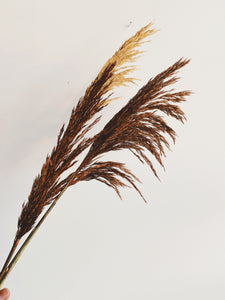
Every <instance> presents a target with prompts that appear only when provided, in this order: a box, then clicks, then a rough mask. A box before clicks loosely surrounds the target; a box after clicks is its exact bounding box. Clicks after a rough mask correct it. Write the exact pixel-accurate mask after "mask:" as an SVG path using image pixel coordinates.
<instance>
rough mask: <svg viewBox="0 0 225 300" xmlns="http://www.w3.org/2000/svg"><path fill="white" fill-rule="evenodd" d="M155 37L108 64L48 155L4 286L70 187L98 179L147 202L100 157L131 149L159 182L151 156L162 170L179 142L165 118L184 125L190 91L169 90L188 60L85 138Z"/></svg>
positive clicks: (130, 44)
mask: <svg viewBox="0 0 225 300" xmlns="http://www.w3.org/2000/svg"><path fill="white" fill-rule="evenodd" d="M153 32H154V29H152V24H151V23H150V24H148V25H147V26H145V27H143V28H142V29H140V30H139V31H138V32H137V33H136V34H135V35H134V36H133V37H131V38H130V39H128V40H127V41H126V42H125V43H124V44H123V45H122V46H121V47H120V48H119V50H118V51H117V52H116V53H115V54H114V55H113V56H112V57H111V58H110V59H109V60H108V61H107V62H106V63H105V65H104V66H103V68H102V69H101V70H100V72H99V74H98V75H97V77H96V78H95V79H94V81H93V82H92V83H91V85H90V86H89V87H88V88H87V90H86V92H85V94H84V96H83V97H82V98H81V99H80V100H79V101H78V103H77V105H76V107H75V108H73V110H72V113H71V116H70V120H69V122H68V125H67V127H66V128H65V126H64V125H63V126H62V128H61V130H60V133H59V135H58V139H57V144H56V146H55V147H54V148H53V149H52V152H51V154H50V155H48V156H47V158H46V161H45V163H44V164H43V166H42V169H41V172H40V174H39V175H38V176H37V177H36V178H35V180H34V182H33V186H32V189H31V192H30V194H29V197H28V201H27V202H26V203H24V204H23V205H22V212H21V215H20V217H19V220H18V227H17V232H16V236H15V240H14V243H13V246H12V248H11V251H10V252H9V255H8V257H7V259H6V262H5V264H4V266H3V268H2V271H1V273H0V285H1V284H2V282H3V281H4V279H5V278H6V276H7V275H8V273H9V272H10V270H11V269H12V268H13V266H14V265H15V263H16V261H17V260H18V258H19V256H20V255H21V253H22V251H23V250H24V248H25V247H26V246H27V244H28V243H29V241H30V239H31V238H32V236H33V235H34V234H35V232H36V231H37V229H38V228H39V226H40V225H41V224H42V222H43V220H44V219H45V218H46V217H47V215H48V214H49V212H50V211H51V209H52V208H53V207H54V205H55V204H56V202H57V201H58V199H59V198H60V197H61V196H62V194H63V192H64V191H65V190H66V189H67V188H68V187H69V186H72V185H74V184H76V183H77V182H79V181H89V180H92V179H96V180H98V181H100V182H102V183H104V184H106V185H107V186H109V187H111V188H113V189H114V190H115V191H116V193H117V194H118V195H119V197H121V195H120V190H119V189H120V188H121V187H127V186H129V187H130V186H131V187H133V188H134V189H136V191H137V192H138V193H139V194H140V196H141V197H142V198H143V199H144V197H143V195H142V193H141V191H140V190H139V188H138V186H137V185H136V183H137V182H140V180H139V179H138V178H137V177H136V176H135V175H134V174H133V173H132V172H131V171H130V170H129V169H128V168H127V167H126V166H125V164H123V163H119V162H115V161H106V162H104V161H101V156H102V155H104V154H106V153H108V152H109V151H117V150H123V149H128V150H129V151H131V152H132V153H133V154H134V155H135V156H136V157H137V158H138V159H139V160H140V161H141V162H142V163H145V164H147V165H148V166H149V167H150V168H151V170H152V171H153V173H154V175H155V176H156V177H158V175H157V172H156V170H155V168H154V166H153V163H152V161H151V159H150V157H149V153H150V154H151V155H152V156H153V157H154V158H155V159H156V161H157V162H158V163H159V164H160V165H161V166H162V167H164V166H163V161H162V156H165V148H169V141H168V140H167V138H168V137H170V138H171V139H172V140H173V141H174V142H175V137H176V133H175V131H174V130H173V129H172V128H171V127H170V126H169V125H168V124H167V122H166V121H165V119H164V115H167V116H169V117H172V118H175V119H177V120H178V121H181V122H183V121H184V120H185V115H184V112H183V111H182V110H181V108H180V107H179V104H180V103H181V102H182V101H185V98H186V96H188V95H190V91H181V92H174V91H173V90H168V89H167V88H168V86H170V85H171V84H174V83H175V82H176V81H177V79H178V78H177V77H176V73H177V71H178V70H179V69H180V68H182V67H183V66H185V65H186V64H187V63H188V62H189V60H185V59H180V60H178V61H177V62H176V63H175V64H173V65H172V66H171V67H169V68H168V69H166V70H165V71H163V72H161V73H160V74H159V75H157V76H156V77H154V78H153V79H150V80H149V81H148V82H147V84H146V85H144V86H143V87H142V88H141V89H140V90H139V91H138V92H137V93H136V95H135V96H134V97H133V98H132V99H131V100H130V101H129V102H128V103H127V104H126V105H125V106H124V107H123V108H122V109H121V110H120V111H119V112H118V113H117V114H115V115H114V117H113V118H112V119H111V120H110V121H109V122H108V123H107V124H106V125H105V127H104V128H103V130H102V131H100V132H99V133H98V134H96V135H95V136H91V137H87V133H88V132H89V131H90V130H91V129H92V128H93V127H94V126H95V125H96V124H97V123H98V121H99V120H100V118H101V114H99V113H100V112H101V111H102V109H103V108H104V107H105V106H107V105H108V104H109V103H110V102H111V101H112V100H113V99H115V98H113V96H112V95H113V90H114V88H115V87H118V86H121V85H126V84H127V83H134V82H135V78H133V77H131V76H130V72H131V71H133V70H134V68H135V65H134V62H135V60H136V58H137V57H138V56H139V55H140V54H141V53H142V51H140V49H139V47H140V46H141V45H142V44H143V43H144V42H145V41H146V38H147V37H149V36H150V35H151V34H152V33H153ZM162 115H163V116H162ZM88 148H89V151H88V152H87V154H86V156H85V158H84V159H83V161H82V162H81V164H80V165H79V166H78V167H77V169H76V170H75V171H72V167H74V165H75V164H76V163H77V162H78V156H79V155H80V154H81V153H82V152H83V151H84V150H85V149H88ZM66 171H71V173H70V174H69V175H68V176H67V177H66V178H64V179H62V175H64V174H65V172H66ZM144 201H146V200H145V199H144ZM47 205H49V207H48V209H47V210H46V211H45V213H44V214H43V215H41V214H42V212H43V209H44V208H45V207H46V206H47ZM40 216H41V218H40V220H39V221H38V223H37V224H36V221H37V219H38V217H40ZM28 232H30V233H29V235H28V237H27V238H26V239H25V241H24V243H23V245H22V246H21V247H20V249H19V250H18V252H17V253H16V254H15V255H14V252H15V250H16V249H17V246H18V244H19V243H20V240H21V238H22V237H23V236H24V235H25V234H26V233H28ZM13 255H14V257H13Z"/></svg>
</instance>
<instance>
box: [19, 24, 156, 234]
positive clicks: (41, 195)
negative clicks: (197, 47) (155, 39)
mask: <svg viewBox="0 0 225 300" xmlns="http://www.w3.org/2000/svg"><path fill="white" fill-rule="evenodd" d="M150 27H151V23H150V24H148V25H147V26H145V27H143V28H142V29H141V30H139V31H138V32H137V33H136V34H135V35H134V36H133V37H131V38H130V39H128V40H127V41H126V42H125V43H124V44H123V45H122V46H121V47H120V49H119V50H118V51H117V52H116V53H115V54H114V55H113V56H112V57H111V58H110V59H109V60H108V61H107V62H106V64H105V65H104V66H103V68H102V69H101V71H100V72H99V74H98V75H97V77H96V78H95V80H94V81H93V82H92V84H91V85H90V86H89V87H88V88H87V90H86V92H85V95H84V96H83V97H82V98H81V99H80V100H79V102H78V104H77V106H76V108H75V109H73V110H72V113H71V117H70V121H69V123H68V126H67V128H66V130H65V131H64V125H63V127H62V129H61V131H60V134H59V137H58V141H57V145H56V147H54V148H53V150H52V153H51V155H50V156H47V158H46V162H45V163H44V165H43V167H42V170H41V174H40V175H38V176H37V178H36V179H35V181H34V183H33V187H32V189H31V192H30V195H29V198H28V202H27V203H26V204H25V205H24V206H23V210H22V213H21V216H20V218H19V222H18V231H17V234H16V240H17V239H20V238H21V237H22V236H23V235H24V234H25V233H27V232H28V231H30V229H31V228H32V227H33V225H34V223H35V221H36V220H37V218H38V217H39V216H40V214H41V212H42V210H43V208H44V207H45V206H46V205H48V204H50V203H51V202H52V201H53V200H54V199H55V198H56V197H57V196H58V195H59V193H60V191H61V190H62V188H63V187H65V186H63V183H64V182H65V181H61V182H60V183H59V181H60V176H61V175H62V173H64V172H65V171H66V170H68V169H69V168H71V167H72V166H73V165H74V164H75V163H76V162H77V161H76V158H77V156H78V155H79V154H80V153H81V152H82V151H84V150H85V149H86V148H87V147H89V146H90V145H91V143H92V142H93V138H89V139H87V138H85V135H86V134H87V132H88V131H89V130H90V129H91V128H92V127H93V126H94V125H95V124H96V123H97V122H98V121H99V119H100V117H98V118H96V119H95V120H93V121H91V120H92V119H93V117H94V116H95V115H96V114H97V113H98V112H100V110H102V109H103V108H104V107H105V106H106V105H107V104H108V103H109V102H110V101H111V100H112V99H110V95H108V93H109V92H110V91H112V89H113V88H114V87H116V86H119V85H124V84H126V83H128V82H133V81H134V80H135V79H134V78H131V77H128V74H129V73H130V72H131V71H132V70H133V69H134V67H135V66H132V67H130V66H129V67H127V66H126V65H125V64H126V63H128V62H134V61H135V59H136V58H137V56H138V54H140V53H141V51H140V50H138V49H137V48H138V47H139V46H140V45H141V44H142V43H143V42H144V39H145V38H146V37H148V36H149V35H150V34H152V33H153V32H154V30H153V29H151V28H150ZM89 121H91V123H90V124H89V125H87V124H88V122H89Z"/></svg>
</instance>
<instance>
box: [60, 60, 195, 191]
mask: <svg viewBox="0 0 225 300" xmlns="http://www.w3.org/2000/svg"><path fill="white" fill-rule="evenodd" d="M188 62H189V60H185V59H180V60H178V61H177V62H176V63H175V64H174V65H172V66H171V67H169V68H168V69H166V70H165V71H164V72H162V73H160V74H159V75H157V76H156V77H155V78H153V79H151V80H149V81H148V83H147V84H146V85H145V86H143V87H142V88H141V89H140V90H139V91H138V93H137V94H136V95H135V96H134V97H133V98H132V99H131V100H130V101H129V102H128V103H127V105H126V106H124V107H123V108H122V109H121V110H120V111H119V112H118V113H117V114H116V115H115V116H114V117H113V118H112V119H111V120H110V121H109V122H108V123H107V124H106V126H105V127H104V129H103V130H102V131H101V132H100V133H99V134H98V135H97V137H96V139H95V141H94V142H93V144H92V146H91V148H90V150H89V152H88V154H87V156H86V157H85V159H84V161H83V162H82V164H81V166H80V167H79V169H78V170H77V171H76V172H74V173H73V176H74V179H73V180H72V181H70V185H72V184H74V183H76V182H77V181H79V180H90V179H97V180H99V181H102V182H104V183H106V184H107V185H109V186H111V187H113V188H114V189H115V190H116V192H117V193H118V194H119V192H118V188H119V187H121V186H124V185H123V184H122V183H121V180H120V179H119V178H121V179H125V180H126V181H128V183H130V184H132V186H133V187H135V189H136V190H137V191H138V192H139V193H140V191H139V190H138V188H137V187H136V185H135V183H134V179H137V178H136V177H135V176H134V174H132V173H131V172H130V171H128V170H127V169H126V168H125V166H124V165H123V164H118V163H115V162H104V163H103V162H100V161H98V157H99V155H101V154H104V153H106V152H109V151H112V150H114V151H115V150H122V149H129V150H130V151H131V152H132V153H133V154H135V155H136V157H137V158H138V159H139V160H140V161H141V162H142V163H144V162H145V163H147V164H148V165H149V166H150V168H151V169H152V171H153V173H154V174H155V176H156V177H158V175H157V173H156V170H155V168H154V166H153V164H152V162H151V160H150V158H148V156H147V155H146V154H145V150H147V151H149V152H150V154H152V155H153V156H154V157H155V159H156V160H157V161H158V162H159V163H160V165H161V166H163V162H162V156H163V155H164V156H165V147H167V148H169V142H168V141H167V139H166V135H168V136H170V137H171V138H172V140H173V141H174V142H175V136H176V133H175V131H174V130H173V129H172V128H171V127H170V126H169V125H168V124H167V123H166V122H165V120H164V118H163V117H162V116H161V115H160V114H159V113H160V112H161V113H164V114H165V115H168V116H171V117H173V118H175V119H177V120H179V121H181V122H183V121H184V119H185V115H184V112H183V111H182V110H181V109H180V107H179V106H178V104H179V103H180V102H182V101H184V100H185V97H186V96H188V95H190V91H181V92H172V91H168V90H167V89H166V88H167V87H168V86H169V85H171V84H173V83H175V82H176V81H177V78H176V76H175V74H176V72H177V71H178V70H179V69H180V68H182V67H183V66H185V65H186V64H187V63H188ZM115 164H116V165H115ZM70 179H71V175H70V176H69V177H68V178H67V179H65V181H67V182H68V181H69V180H70ZM140 195H141V193H140ZM141 196H142V195H141ZM142 197H143V196H142Z"/></svg>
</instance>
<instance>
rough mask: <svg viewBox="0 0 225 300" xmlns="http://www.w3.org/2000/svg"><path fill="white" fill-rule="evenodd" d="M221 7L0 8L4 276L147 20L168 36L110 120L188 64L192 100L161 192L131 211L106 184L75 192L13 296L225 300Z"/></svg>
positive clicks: (99, 1)
mask: <svg viewBox="0 0 225 300" xmlns="http://www.w3.org/2000/svg"><path fill="white" fill-rule="evenodd" d="M224 9H225V5H224V1H222V0H215V1H207V0H206V1H202V0H199V1H196V0H189V1H184V0H179V1H178V0H177V1H176V0H171V1H163V0H157V1H153V0H152V1H150V0H139V1H133V2H132V1H127V0H125V1H121V0H114V1H103V0H96V1H90V0H89V1H85V0H84V1H79V2H77V1H72V0H70V1H69V0H64V1H59V0H58V1H56V0H54V1H51V0H39V1H34V0H29V1H28V0H27V1H26V0H20V1H17V0H15V1H4V2H3V1H2V2H1V10H0V11H1V12H0V14H1V16H0V28H1V31H0V61H1V68H0V78H1V79H0V82H1V84H0V98H1V100H0V138H1V147H0V166H1V167H0V180H1V200H0V265H2V264H3V262H4V259H5V257H6V256H7V254H8V251H9V249H10V247H11V243H12V240H13V238H14V234H15V231H16V225H17V218H18V216H19V214H20V210H21V205H22V202H23V201H24V200H26V199H27V196H28V193H29V191H30V188H31V185H32V181H33V178H34V177H35V176H36V174H37V173H38V172H39V171H40V168H41V165H42V163H43V161H44V159H45V156H46V154H47V153H48V152H50V150H51V148H52V146H53V145H54V144H55V140H56V136H57V134H58V131H59V129H60V127H61V125H62V123H63V122H66V121H67V119H68V117H69V114H70V111H71V109H72V107H73V105H75V104H76V101H77V100H78V99H79V97H80V96H81V95H82V94H83V92H84V91H85V88H86V87H87V85H88V84H89V83H90V81H91V80H92V79H93V78H94V76H95V75H96V74H97V72H98V70H99V69H100V67H101V66H102V65H103V64H104V62H105V61H106V59H107V58H109V57H110V56H111V55H112V54H113V52H114V51H115V50H117V48H118V47H119V46H120V45H121V44H122V42H123V41H125V40H126V39H127V38H128V37H130V36H131V35H133V34H134V33H135V32H136V31H137V30H138V29H140V28H141V27H142V26H144V25H146V24H147V23H148V22H149V21H154V23H155V28H157V29H160V31H159V32H157V33H156V34H155V35H154V36H153V37H152V42H151V44H149V45H147V46H146V47H145V48H146V49H147V53H146V54H145V55H144V56H143V58H141V59H140V60H139V61H138V63H137V64H138V71H137V72H136V73H135V75H136V76H137V77H138V78H140V79H141V81H140V84H139V85H138V86H134V87H132V86H131V87H127V88H123V89H121V91H120V92H119V95H121V96H122V97H121V100H118V102H117V103H115V104H114V105H112V107H111V109H112V110H108V111H107V113H106V114H105V119H107V118H109V117H110V116H111V114H112V112H114V110H116V109H118V108H119V107H121V106H122V105H123V104H125V103H126V101H127V100H128V99H129V97H130V96H131V95H133V94H134V93H135V91H137V89H138V88H139V87H141V85H142V84H144V83H145V82H146V81H147V80H148V79H149V78H150V77H152V76H154V75H156V74H157V73H158V72H160V71H162V70H163V69H164V68H166V67H168V66H169V65H171V64H172V63H174V62H175V61H176V60H177V59H179V58H180V57H182V56H184V57H189V58H191V59H192V61H191V63H190V64H189V65H188V66H187V67H185V69H184V70H182V71H181V73H180V75H181V77H182V79H181V81H180V83H179V84H178V85H177V87H178V89H191V90H193V92H194V93H195V94H194V95H192V96H191V97H189V99H188V102H187V103H185V104H184V105H183V109H184V111H185V113H186V115H187V118H188V122H186V123H185V125H184V126H183V125H180V124H178V123H177V122H174V123H173V125H174V128H175V129H176V131H177V132H178V139H177V143H176V145H175V146H172V150H173V151H172V152H168V155H167V158H166V159H165V160H164V162H165V167H166V172H165V173H164V172H163V171H162V170H161V169H160V168H158V171H159V174H160V177H161V183H160V182H158V181H157V180H156V179H155V178H154V176H153V174H152V173H151V172H149V170H147V168H142V167H141V166H140V164H139V162H138V161H137V160H136V159H135V158H134V157H132V156H128V154H127V152H126V151H125V152H120V153H119V154H118V156H117V157H118V159H119V158H120V160H121V161H127V163H128V165H129V166H130V167H131V168H132V169H133V170H136V171H135V174H137V175H138V176H139V177H140V178H141V179H142V180H143V185H142V186H141V189H142V191H143V194H144V195H145V197H146V198H147V199H148V200H149V205H146V204H145V203H144V202H143V201H142V200H141V199H140V197H139V196H138V195H137V193H136V192H134V191H130V190H123V191H122V195H123V198H124V201H122V202H121V201H120V200H119V199H118V197H117V196H116V194H115V193H114V192H113V191H111V190H110V189H109V188H107V187H105V186H103V185H102V184H100V183H98V182H95V181H93V182H90V183H80V184H78V185H77V186H74V187H73V188H71V189H70V190H68V191H67V192H66V194H65V195H64V196H63V198H62V199H61V201H60V202H59V203H58V204H57V206H56V207H55V209H54V211H53V212H52V213H51V215H50V216H49V217H48V220H46V222H45V224H43V226H42V228H41V229H40V231H39V232H38V233H37V234H36V236H35V237H34V239H33V240H32V242H31V243H30V245H29V247H28V248H27V249H26V251H25V252H24V254H23V256H22V257H21V258H20V260H19V262H18V263H17V265H16V267H15V269H14V270H13V272H12V273H11V274H10V276H9V277H8V279H7V281H6V282H5V285H6V286H7V287H8V288H9V289H10V290H11V299H12V300H26V299H32V300H41V299H43V300H44V299H46V300H47V299H55V300H56V299H66V300H70V299H79V300H87V299H88V300H89V299H96V300H97V299H98V300H106V299H107V300H115V299H116V300H128V299H129V300H136V299H141V300H149V299H152V300H153V299H154V300H165V299H166V300H169V299H171V300H178V299H179V300H180V299H182V300H189V299H192V300H199V299H204V300H211V299H217V300H222V299H224V297H225V284H224V283H225V255H224V253H225V235H224V233H225V232H224V225H225V218H224V216H225V206H224V188H223V185H224V179H225V164H224V154H225V142H224V129H225V126H224V125H225V124H224V112H225V105H224V103H225V99H224V98H225V92H224V67H225V62H224V53H225V38H224V36H225V19H224Z"/></svg>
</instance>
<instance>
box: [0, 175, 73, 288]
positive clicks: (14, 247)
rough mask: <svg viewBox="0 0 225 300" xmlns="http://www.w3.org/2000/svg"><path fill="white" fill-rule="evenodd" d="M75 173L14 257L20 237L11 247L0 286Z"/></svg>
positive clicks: (2, 272) (0, 277) (0, 275)
mask: <svg viewBox="0 0 225 300" xmlns="http://www.w3.org/2000/svg"><path fill="white" fill-rule="evenodd" d="M75 175H76V173H75V174H74V176H72V177H71V179H70V180H69V182H68V183H67V185H66V186H65V187H64V189H63V190H62V191H61V193H60V194H59V195H58V197H57V198H56V199H55V200H54V201H53V202H52V204H51V205H50V207H49V208H48V209H47V211H46V212H45V214H44V215H43V216H42V218H41V219H40V221H39V222H38V223H37V225H36V226H35V227H34V228H33V230H32V231H31V233H30V234H29V235H28V237H27V238H26V240H25V241H24V243H23V244H22V246H21V247H20V249H19V250H18V251H17V253H16V254H15V255H14V257H13V258H12V256H13V254H14V252H15V250H16V247H17V246H18V243H19V241H20V239H16V240H15V241H14V243H13V246H12V249H11V251H10V253H9V255H8V257H7V259H6V262H5V264H4V266H3V268H2V271H1V274H0V287H1V286H2V284H3V282H4V281H5V279H6V277H7V276H8V275H9V273H10V271H11V270H12V269H13V267H14V266H15V264H16V263H17V261H18V259H19V258H20V256H21V254H22V253H23V251H24V250H25V248H26V247H27V245H28V244H29V242H30V240H31V239H32V237H33V236H34V234H35V232H36V231H37V230H38V228H39V227H40V226H41V224H42V223H43V222H44V220H45V218H46V217H47V216H48V214H49V213H50V211H51V210H52V209H53V207H54V206H55V205H56V203H57V201H58V200H59V199H60V198H61V196H62V195H63V193H64V192H65V191H66V189H67V188H68V186H69V184H70V182H71V181H72V180H73V179H74V177H75ZM11 258H12V260H11ZM10 260H11V262H10ZM9 262H10V263H9Z"/></svg>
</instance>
